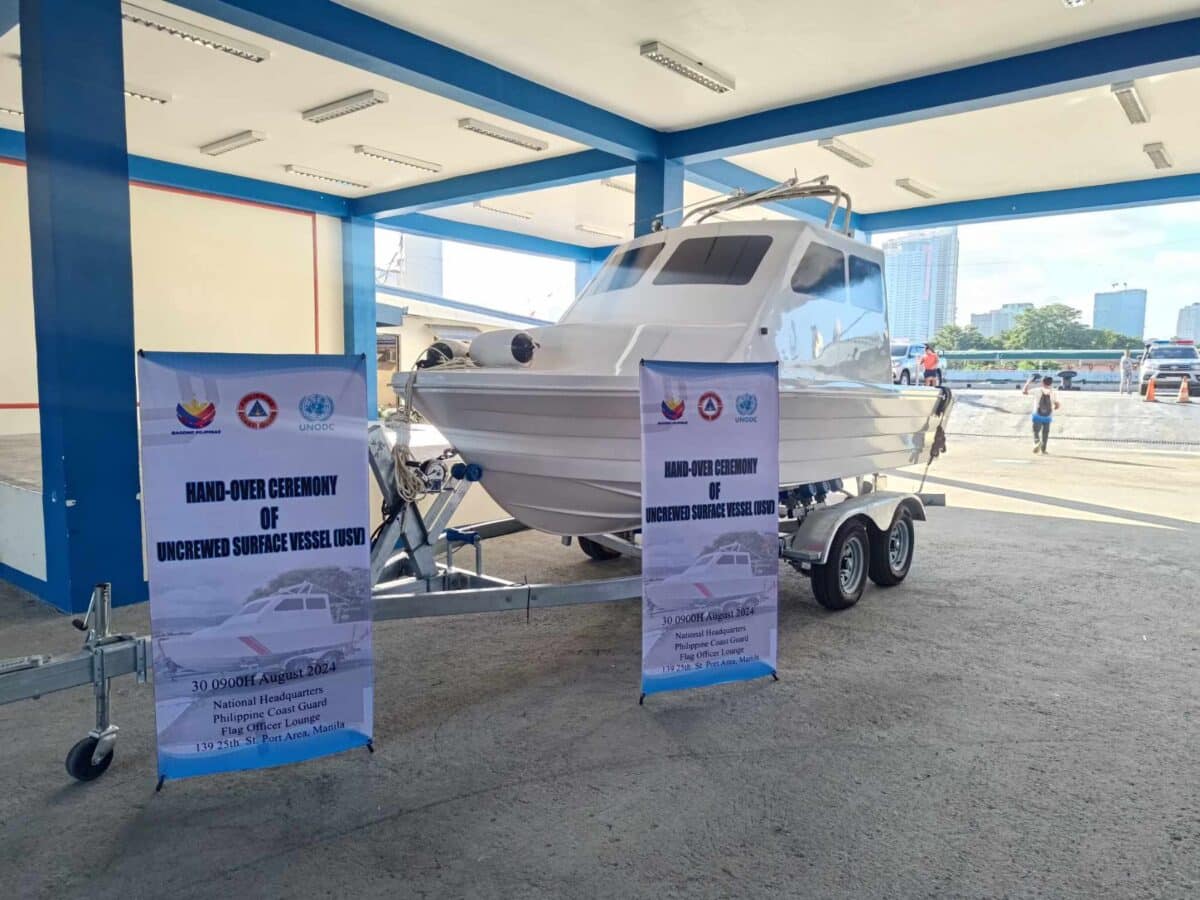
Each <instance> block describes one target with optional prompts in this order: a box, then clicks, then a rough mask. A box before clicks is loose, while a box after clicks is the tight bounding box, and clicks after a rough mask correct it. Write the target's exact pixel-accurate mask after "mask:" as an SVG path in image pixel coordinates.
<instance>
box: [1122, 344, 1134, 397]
mask: <svg viewBox="0 0 1200 900" xmlns="http://www.w3.org/2000/svg"><path fill="white" fill-rule="evenodd" d="M1134 374H1135V372H1134V366H1133V357H1132V356H1130V355H1129V351H1128V350H1126V351H1125V355H1124V356H1122V357H1121V393H1122V394H1124V393H1126V392H1128V393H1130V394H1132V393H1133V379H1134Z"/></svg>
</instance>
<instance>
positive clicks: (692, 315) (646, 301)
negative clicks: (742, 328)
mask: <svg viewBox="0 0 1200 900" xmlns="http://www.w3.org/2000/svg"><path fill="white" fill-rule="evenodd" d="M771 243H772V238H771V236H770V235H766V234H729V235H717V236H713V237H697V238H688V239H686V240H683V241H680V242H679V243H678V244H677V245H676V246H675V247H674V248H673V249H672V250H671V251H670V253H669V254H668V255H667V256H666V262H663V263H661V264H660V260H661V259H662V256H663V250H664V248H665V247H666V243H665V242H656V243H649V244H642V245H641V246H638V247H632V248H630V249H628V250H625V251H624V252H618V253H614V254H613V255H612V256H611V257H609V259H608V262H606V263H605V264H604V268H602V269H601V270H600V272H599V274H597V275H596V277H595V278H594V279H592V283H591V284H590V285H589V286H588V289H587V290H586V291H584V293H583V294H582V295H581V296H580V298H579V300H578V301H576V303H575V304H574V305H573V306H572V307H571V308H570V309H569V310H568V311H567V313H566V314H565V315H564V316H563V318H562V322H563V323H564V324H570V323H580V324H584V323H586V324H594V323H601V322H637V323H638V324H645V323H677V322H688V323H689V324H692V325H710V324H722V325H724V324H729V323H740V322H745V321H746V320H747V319H748V317H749V316H751V315H752V314H753V310H754V309H756V308H757V306H758V304H759V303H760V302H761V297H759V296H758V295H757V294H755V295H751V294H748V293H747V292H745V291H736V290H731V291H727V292H721V293H720V294H713V293H709V294H706V295H704V297H703V298H702V299H699V298H697V296H696V295H695V294H693V293H691V292H689V291H687V290H686V289H687V288H689V287H693V286H694V287H705V288H722V287H730V288H737V287H741V286H744V285H747V284H749V283H750V282H751V280H753V278H754V276H755V274H756V273H757V272H758V270H759V266H760V265H761V263H762V261H763V258H764V257H765V256H766V254H767V251H768V250H769V249H770V247H771ZM651 269H657V271H655V272H653V274H652V275H649V274H648V273H649V272H650V270H651ZM681 288H682V289H684V290H680V289H681ZM630 289H632V290H630Z"/></svg>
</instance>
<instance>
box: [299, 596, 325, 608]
mask: <svg viewBox="0 0 1200 900" xmlns="http://www.w3.org/2000/svg"><path fill="white" fill-rule="evenodd" d="M304 606H305V608H306V609H324V608H325V598H324V597H305V598H304Z"/></svg>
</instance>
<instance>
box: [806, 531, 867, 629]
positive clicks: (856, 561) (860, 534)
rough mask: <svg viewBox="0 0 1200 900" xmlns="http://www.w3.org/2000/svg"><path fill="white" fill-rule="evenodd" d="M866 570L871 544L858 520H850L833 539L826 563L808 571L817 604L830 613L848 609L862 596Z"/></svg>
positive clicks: (865, 582) (865, 581)
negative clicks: (810, 574) (810, 572)
mask: <svg viewBox="0 0 1200 900" xmlns="http://www.w3.org/2000/svg"><path fill="white" fill-rule="evenodd" d="M870 566H871V541H870V539H869V537H868V536H867V528H866V526H865V525H863V523H862V522H860V521H859V520H858V519H851V520H850V521H849V522H847V523H846V524H845V525H843V526H842V527H841V528H839V529H838V532H837V534H835V535H834V536H833V542H832V543H831V544H830V547H829V557H828V562H825V563H818V564H816V565H814V566H813V567H812V576H811V577H812V588H813V594H814V595H815V596H816V598H817V602H818V603H820V604H821V605H822V606H823V607H825V608H826V609H830V610H840V609H849V608H850V607H851V606H853V605H854V604H855V603H857V602H858V598H859V597H861V596H862V592H863V588H864V587H866V584H867V572H868V570H869V569H870Z"/></svg>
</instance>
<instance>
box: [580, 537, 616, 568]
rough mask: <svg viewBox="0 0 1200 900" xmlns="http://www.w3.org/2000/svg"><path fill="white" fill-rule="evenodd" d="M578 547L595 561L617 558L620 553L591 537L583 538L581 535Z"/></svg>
mask: <svg viewBox="0 0 1200 900" xmlns="http://www.w3.org/2000/svg"><path fill="white" fill-rule="evenodd" d="M579 549H580V550H582V551H583V552H584V553H586V554H587V555H588V556H589V557H590V558H592V559H594V560H596V561H597V562H606V561H608V560H610V559H617V558H618V557H619V556H620V555H621V554H620V553H618V552H617V551H616V550H610V549H608V547H605V546H604V545H603V544H597V543H596V542H595V541H593V540H592V539H591V538H585V537H583V535H580V536H579Z"/></svg>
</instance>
